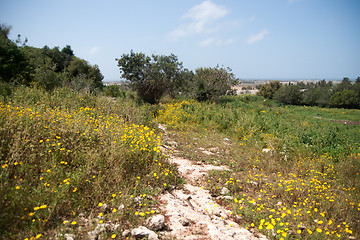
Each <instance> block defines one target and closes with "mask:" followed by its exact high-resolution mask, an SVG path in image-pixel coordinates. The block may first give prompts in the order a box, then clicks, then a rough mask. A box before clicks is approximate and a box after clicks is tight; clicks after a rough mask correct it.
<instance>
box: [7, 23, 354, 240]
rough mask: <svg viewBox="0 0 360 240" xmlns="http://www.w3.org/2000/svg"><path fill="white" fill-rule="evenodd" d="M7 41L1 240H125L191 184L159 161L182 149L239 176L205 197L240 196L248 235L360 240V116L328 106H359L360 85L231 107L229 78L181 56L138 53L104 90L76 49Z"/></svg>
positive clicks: (244, 100) (237, 99)
mask: <svg viewBox="0 0 360 240" xmlns="http://www.w3.org/2000/svg"><path fill="white" fill-rule="evenodd" d="M9 31H10V28H9V27H7V26H4V25H1V31H0V33H1V35H0V40H1V45H0V50H1V53H4V54H2V55H1V58H0V68H1V74H0V80H1V81H0V166H1V168H0V196H1V197H0V206H1V210H0V239H38V238H44V239H46V238H50V237H55V236H59V234H60V235H61V234H64V233H73V234H75V235H76V237H78V238H79V239H84V238H86V237H88V236H87V232H89V231H91V230H93V229H94V228H96V227H97V226H99V225H100V224H102V223H110V222H111V223H112V224H115V225H117V226H118V227H117V228H116V229H115V228H114V229H112V230H111V231H107V232H103V233H102V234H103V236H102V237H103V238H116V239H121V238H122V236H121V233H122V232H123V230H125V229H128V228H131V227H134V226H139V225H140V224H143V223H144V222H145V220H146V219H147V218H148V217H149V216H152V215H153V214H157V213H162V212H161V211H162V210H161V208H160V205H159V204H160V203H159V202H158V201H157V196H158V195H159V194H161V193H162V192H164V191H171V190H173V189H175V188H181V187H182V184H183V183H184V180H183V179H181V178H180V177H179V174H178V172H177V169H176V167H175V166H173V165H171V164H170V163H169V162H168V161H167V156H166V154H165V152H164V151H162V149H161V146H162V145H166V144H167V142H166V141H169V140H171V138H173V139H175V140H176V142H177V150H178V153H177V154H180V155H181V156H184V157H186V158H188V159H191V160H194V161H197V162H204V163H212V164H216V165H225V166H228V167H229V169H230V170H229V171H213V172H211V173H210V174H209V176H208V178H207V179H206V181H205V182H203V183H202V185H203V187H204V188H207V189H209V190H210V191H211V193H212V194H213V196H218V195H221V190H222V189H223V188H224V187H226V188H227V189H228V190H229V193H228V194H227V195H229V197H230V198H227V199H225V198H223V199H221V200H218V203H217V204H221V205H224V206H226V207H227V208H229V209H231V211H232V217H233V219H234V220H235V221H236V222H238V223H239V224H240V225H241V226H245V227H247V228H248V229H250V230H251V231H253V232H261V233H263V234H265V235H267V236H268V237H269V238H270V239H345V238H350V239H351V238H352V239H356V238H359V237H360V231H359V229H360V218H359V216H360V215H359V213H360V199H359V196H360V195H359V194H360V193H359V191H360V186H359V184H360V161H359V160H360V145H359V143H360V125H359V123H360V117H359V116H360V112H359V110H356V109H343V108H339V109H337V108H323V107H324V106H327V105H326V104H325V105H321V104H322V103H325V102H326V101H328V100H329V99H330V100H331V101H330V102H331V104H332V105H331V106H335V105H336V104H335V103H338V99H348V98H347V97H346V96H348V95H349V96H353V97H354V96H355V95H354V94H353V93H352V92H351V91H354V92H355V94H356V93H357V90H356V89H357V88H358V81H357V82H356V83H355V84H353V83H350V85H349V84H348V83H347V81H346V80H344V81H343V83H342V84H339V85H337V86H332V85H331V84H329V83H326V82H320V83H318V84H315V85H311V84H310V85H308V86H306V87H307V90H306V91H303V92H300V91H298V90H299V89H298V88H299V86H285V87H284V86H280V85H279V84H277V83H273V84H269V85H265V87H264V88H263V90H262V91H263V92H264V93H269V95H267V96H266V98H264V97H263V96H251V95H243V96H232V91H231V86H232V85H233V84H235V83H236V78H235V77H234V75H233V74H232V73H231V71H230V69H226V68H222V67H215V68H200V69H197V70H196V71H195V73H194V72H192V71H189V70H187V69H183V68H182V64H181V63H179V62H178V59H177V57H176V56H175V55H170V56H151V57H147V56H146V55H145V54H142V53H134V52H132V51H131V53H130V54H124V55H122V57H121V58H120V59H118V60H117V61H118V65H119V68H120V71H121V73H122V74H123V77H125V78H127V79H128V80H129V85H127V86H115V85H113V86H103V84H102V81H101V80H102V75H101V73H100V70H99V69H98V67H97V66H91V65H90V64H88V63H87V62H86V61H85V60H82V59H79V58H76V57H75V56H74V54H73V52H72V50H71V47H70V46H66V47H64V48H63V49H62V50H60V49H59V48H58V47H55V48H53V49H50V48H48V47H46V46H45V47H44V48H42V49H39V48H33V47H28V46H26V45H24V44H23V45H21V46H19V44H16V43H15V42H13V41H11V40H9V39H8V38H7V36H8V33H9ZM17 42H18V43H19V42H21V41H17ZM24 43H25V42H24ZM350 86H351V89H349V87H350ZM323 87H324V88H327V89H329V91H323V89H324V88H323ZM273 88H276V90H274V89H273ZM290 89H291V91H290ZM334 89H335V90H334ZM350 90H351V91H350ZM334 91H335V92H334ZM349 91H350V92H349ZM287 93H294V94H290V95H295V96H298V97H297V98H292V96H287ZM299 93H300V95H296V94H299ZM317 96H318V97H317ZM299 97H300V102H296V101H299ZM270 98H273V99H270ZM282 99H284V100H282ZM294 99H295V100H294ZM351 99H352V98H351ZM275 100H277V101H275ZM293 100H294V101H295V102H292V101H293ZM278 101H282V103H279V102H278ZM286 101H289V102H286ZM339 101H340V100H339ZM341 101H342V100H341ZM344 101H345V100H344ZM346 101H347V100H346ZM346 101H345V102H346ZM305 102H307V104H306V105H309V106H296V105H294V106H290V105H284V104H285V103H286V104H305ZM149 103H151V104H149ZM350 103H351V102H350ZM351 104H352V103H351ZM351 104H350V105H351ZM315 105H321V106H322V107H317V106H315ZM350 105H349V104H348V105H342V104H338V105H337V107H347V108H348V107H350ZM351 106H352V105H351ZM158 123H162V124H165V125H166V126H167V128H168V131H169V132H168V133H167V138H166V139H165V138H164V137H163V136H162V132H161V130H159V129H158V128H157V125H158ZM169 138H170V139H169ZM200 149H217V154H211V155H207V154H204V153H203V152H202V151H201V150H200ZM174 154H175V153H174ZM60 237H61V236H60Z"/></svg>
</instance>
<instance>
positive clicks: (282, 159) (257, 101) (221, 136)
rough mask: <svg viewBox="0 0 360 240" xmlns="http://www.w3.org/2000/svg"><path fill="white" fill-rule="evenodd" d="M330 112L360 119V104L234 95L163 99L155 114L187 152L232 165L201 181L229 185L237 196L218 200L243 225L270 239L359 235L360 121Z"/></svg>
mask: <svg viewBox="0 0 360 240" xmlns="http://www.w3.org/2000/svg"><path fill="white" fill-rule="evenodd" d="M314 116H323V118H316V117H314ZM325 118H326V119H325ZM328 119H337V120H351V121H359V120H360V112H359V110H344V109H322V108H309V107H300V106H281V105H278V104H277V103H274V102H271V101H268V100H263V99H262V98H260V97H257V96H234V97H226V98H224V99H223V100H222V101H221V102H220V103H198V102H193V101H183V102H174V103H170V104H166V105H163V106H162V109H161V110H160V111H159V115H158V117H157V120H158V121H159V122H161V123H164V124H167V125H168V127H169V128H171V129H172V136H173V137H174V138H176V139H177V141H178V146H177V147H178V148H179V149H180V153H181V154H182V155H184V156H186V157H188V158H191V159H193V160H194V161H199V160H201V161H206V162H212V163H217V164H225V165H228V166H229V168H230V169H231V171H223V172H219V171H213V172H211V173H210V174H209V176H208V179H207V181H206V182H205V183H204V186H205V187H206V188H208V189H209V190H210V191H211V192H212V194H213V195H215V196H216V195H220V191H221V189H222V188H223V187H226V188H228V189H229V190H230V193H229V195H230V196H231V197H232V198H233V200H224V199H223V200H221V201H220V202H219V203H221V204H223V205H225V206H226V207H227V208H229V209H231V210H232V213H233V216H234V219H235V220H236V221H237V222H238V223H239V224H240V225H243V226H246V227H247V228H248V229H251V230H252V231H259V232H261V233H263V234H266V235H267V236H269V237H270V238H272V239H343V238H348V237H350V238H351V237H353V238H359V236H360V232H359V229H360V219H359V213H360V197H359V190H360V186H359V184H360V175H359V174H360V172H359V170H360V162H359V160H360V146H359V143H360V126H359V125H348V124H342V123H340V122H332V121H329V120H328ZM201 148H204V149H211V148H216V149H217V150H216V152H217V153H215V154H213V155H207V154H203V153H202V151H201V150H199V149H201ZM265 148H266V149H267V151H263V149H265Z"/></svg>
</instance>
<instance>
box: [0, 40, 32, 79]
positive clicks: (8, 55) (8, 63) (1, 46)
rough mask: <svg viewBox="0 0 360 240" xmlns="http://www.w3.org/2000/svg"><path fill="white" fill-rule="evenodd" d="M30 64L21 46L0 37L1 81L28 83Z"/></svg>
mask: <svg viewBox="0 0 360 240" xmlns="http://www.w3.org/2000/svg"><path fill="white" fill-rule="evenodd" d="M4 34H5V33H4ZM28 66H29V63H28V60H27V58H26V56H25V55H24V54H23V53H22V52H21V50H20V49H19V47H18V46H17V45H16V44H15V43H14V42H12V41H10V40H9V39H7V38H5V37H0V81H2V82H6V83H10V82H18V83H21V84H28V83H29V74H28Z"/></svg>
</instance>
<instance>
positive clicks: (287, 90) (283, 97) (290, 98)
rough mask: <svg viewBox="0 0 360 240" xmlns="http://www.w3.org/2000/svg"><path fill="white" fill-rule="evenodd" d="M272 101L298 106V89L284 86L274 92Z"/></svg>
mask: <svg viewBox="0 0 360 240" xmlns="http://www.w3.org/2000/svg"><path fill="white" fill-rule="evenodd" d="M274 99H275V100H276V101H278V102H281V103H284V104H291V105H299V104H300V103H301V92H300V88H299V86H297V85H288V86H284V87H282V88H280V89H279V90H278V91H276V92H275V94H274Z"/></svg>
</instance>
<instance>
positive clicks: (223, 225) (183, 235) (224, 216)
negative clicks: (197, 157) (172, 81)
mask: <svg viewBox="0 0 360 240" xmlns="http://www.w3.org/2000/svg"><path fill="white" fill-rule="evenodd" d="M160 128H161V129H162V130H166V128H165V126H163V125H160ZM169 161H170V162H171V163H173V164H176V165H177V167H178V170H179V172H180V174H181V176H182V177H183V178H185V179H186V181H187V184H185V185H184V188H183V189H180V190H174V191H172V192H166V193H165V194H163V195H162V196H160V201H161V203H162V208H163V211H164V212H165V218H166V219H167V225H168V227H169V229H170V231H168V232H166V234H165V236H167V237H175V238H176V239H189V240H190V239H214V240H219V239H223V240H227V239H229V240H232V239H240V240H241V239H243V240H245V239H247V240H256V239H267V238H266V237H265V236H264V235H261V234H256V233H252V232H250V231H248V230H247V229H245V228H243V227H241V226H239V225H238V224H237V223H236V222H235V220H233V219H232V217H231V216H232V215H231V212H230V211H229V210H227V209H226V208H224V207H222V206H220V205H219V204H217V203H216V199H215V198H213V197H212V196H211V194H210V192H209V191H208V190H205V189H203V188H202V187H201V185H202V183H203V181H204V177H205V176H206V175H207V172H208V171H210V170H220V171H229V169H228V168H227V167H226V166H213V165H210V164H204V163H202V162H197V163H194V162H193V161H191V160H188V159H184V158H180V157H174V156H170V157H169Z"/></svg>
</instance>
